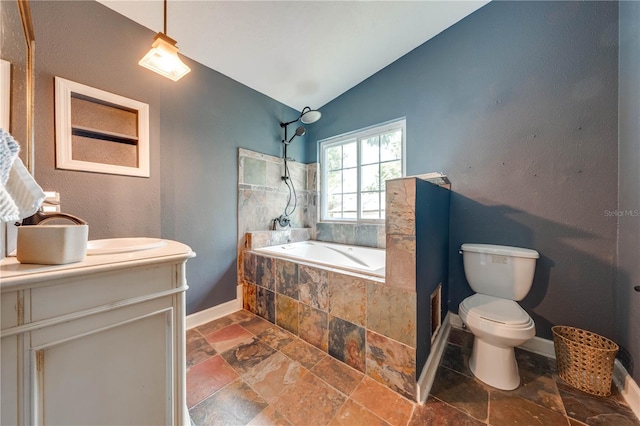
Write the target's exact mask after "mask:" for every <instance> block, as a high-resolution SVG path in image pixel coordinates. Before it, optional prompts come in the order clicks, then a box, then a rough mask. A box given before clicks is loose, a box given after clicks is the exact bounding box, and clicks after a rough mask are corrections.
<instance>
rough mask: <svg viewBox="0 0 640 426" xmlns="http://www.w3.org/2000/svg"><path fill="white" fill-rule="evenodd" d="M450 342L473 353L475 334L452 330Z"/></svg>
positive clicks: (457, 329) (456, 329)
mask: <svg viewBox="0 0 640 426" xmlns="http://www.w3.org/2000/svg"><path fill="white" fill-rule="evenodd" d="M448 342H449V343H451V344H454V345H457V346H460V347H462V348H465V349H467V350H469V351H471V348H472V347H473V334H472V333H471V332H470V331H467V330H462V329H459V328H452V329H451V332H450V333H449V338H448Z"/></svg>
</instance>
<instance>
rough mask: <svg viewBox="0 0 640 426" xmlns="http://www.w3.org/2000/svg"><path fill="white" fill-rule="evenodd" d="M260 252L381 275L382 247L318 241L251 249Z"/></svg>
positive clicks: (383, 255) (382, 267) (383, 251)
mask: <svg viewBox="0 0 640 426" xmlns="http://www.w3.org/2000/svg"><path fill="white" fill-rule="evenodd" d="M253 251H254V252H256V253H258V254H262V255H268V256H275V257H284V258H288V259H294V260H298V261H301V262H308V263H315V264H318V265H323V266H329V267H332V268H339V269H345V270H347V271H352V272H359V273H362V274H367V275H375V276H378V277H382V278H384V274H385V254H386V252H385V250H384V249H378V248H370V247H361V246H348V245H344V244H334V243H325V242H322V241H302V242H299V243H291V244H282V245H277V246H271V247H263V248H258V249H254V250H253Z"/></svg>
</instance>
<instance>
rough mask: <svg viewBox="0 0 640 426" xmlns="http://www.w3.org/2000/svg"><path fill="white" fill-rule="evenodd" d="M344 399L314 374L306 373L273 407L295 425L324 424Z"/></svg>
mask: <svg viewBox="0 0 640 426" xmlns="http://www.w3.org/2000/svg"><path fill="white" fill-rule="evenodd" d="M346 399H347V398H346V397H345V396H344V395H343V394H341V393H340V392H338V391H337V390H335V389H333V388H332V387H331V386H329V385H327V384H326V383H325V382H323V381H322V380H320V379H318V378H317V377H316V376H315V375H313V374H306V375H305V376H304V377H303V378H302V379H300V380H298V381H297V382H296V384H295V385H293V386H292V387H291V388H289V389H288V390H287V391H286V392H285V393H284V394H282V396H281V397H280V398H279V399H278V400H277V401H276V402H275V403H274V404H273V407H274V408H275V409H276V410H277V411H278V412H279V413H280V414H282V415H283V416H285V417H286V419H287V420H289V421H290V422H291V424H293V425H295V426H297V425H300V426H310V425H326V424H327V423H329V421H330V420H331V419H332V418H333V417H334V416H335V415H336V414H337V413H338V410H339V409H340V407H342V405H343V404H344V402H345V401H346Z"/></svg>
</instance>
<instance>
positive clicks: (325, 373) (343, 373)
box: [311, 356, 364, 395]
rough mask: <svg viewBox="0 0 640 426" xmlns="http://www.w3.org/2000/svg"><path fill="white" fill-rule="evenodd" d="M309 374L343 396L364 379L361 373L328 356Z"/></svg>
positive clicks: (348, 393)
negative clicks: (318, 378)
mask: <svg viewBox="0 0 640 426" xmlns="http://www.w3.org/2000/svg"><path fill="white" fill-rule="evenodd" d="M311 372H312V373H314V374H315V375H316V376H318V377H320V378H321V379H322V380H324V381H325V382H327V383H329V384H330V385H331V386H333V387H334V388H336V389H338V390H339V391H340V392H342V393H343V394H345V395H350V394H351V392H353V390H354V389H355V388H356V386H358V384H359V383H360V382H361V381H362V378H363V377H364V374H362V373H361V372H359V371H357V370H354V369H353V368H351V367H349V366H348V365H346V364H344V363H342V362H340V361H338V360H337V359H334V358H332V357H330V356H328V357H325V358H323V359H322V361H320V362H319V363H318V364H316V366H315V367H313V368H312V369H311Z"/></svg>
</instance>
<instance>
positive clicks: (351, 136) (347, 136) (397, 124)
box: [318, 117, 407, 224]
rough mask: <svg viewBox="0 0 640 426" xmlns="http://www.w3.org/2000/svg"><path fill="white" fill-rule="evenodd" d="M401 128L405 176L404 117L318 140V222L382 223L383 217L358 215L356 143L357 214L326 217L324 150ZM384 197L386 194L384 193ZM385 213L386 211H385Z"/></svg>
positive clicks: (405, 142) (358, 145)
mask: <svg viewBox="0 0 640 426" xmlns="http://www.w3.org/2000/svg"><path fill="white" fill-rule="evenodd" d="M396 129H402V142H401V145H402V146H401V150H402V162H401V163H402V171H401V176H402V177H404V176H406V170H407V168H406V163H407V155H406V153H407V150H406V144H407V120H406V118H405V117H401V118H397V119H395V120H389V121H386V122H384V123H380V124H375V125H373V126H369V127H365V128H363V129H359V130H354V131H351V132H348V133H343V134H341V135H337V136H332V137H330V138H327V139H322V140H320V141H318V147H319V149H320V177H321V179H322V184H321V186H320V222H321V223H354V224H358V223H374V224H379V223H384V219H362V218H359V216H360V194H361V192H360V168H361V167H362V166H361V164H360V144H359V143H356V146H357V149H358V151H357V152H358V155H357V168H358V182H357V188H358V192H357V193H358V205H357V216H358V218H356V219H340V218H327V211H326V209H327V191H326V189H325V188H327V187H328V183H327V178H328V174H327V173H325V168H324V165H325V164H326V163H327V158H326V150H327V148H330V147H332V146H336V145H341V144H344V143H346V142H348V141H351V140H353V141H356V142H357V141H359V140H360V139H366V138H367V137H370V136H373V135H378V134H381V133H385V132H388V131H390V130H396ZM385 199H386V194H385ZM385 215H386V212H385Z"/></svg>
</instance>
